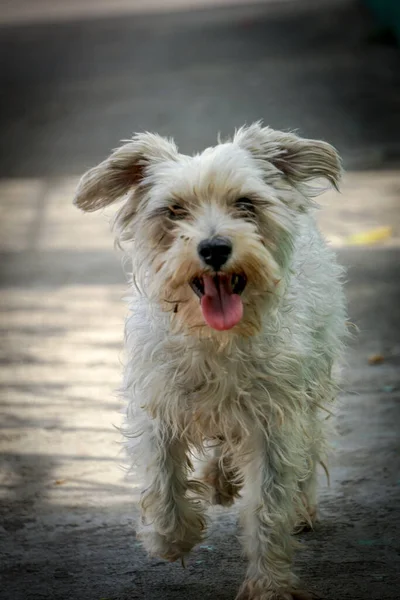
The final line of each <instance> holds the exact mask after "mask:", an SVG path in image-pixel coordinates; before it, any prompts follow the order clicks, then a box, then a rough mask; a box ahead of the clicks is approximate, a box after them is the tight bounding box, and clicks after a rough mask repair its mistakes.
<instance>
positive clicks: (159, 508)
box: [139, 422, 205, 561]
mask: <svg viewBox="0 0 400 600" xmlns="http://www.w3.org/2000/svg"><path fill="white" fill-rule="evenodd" d="M144 435H145V436H146V438H147V439H145V440H144V441H145V443H146V459H147V461H148V463H147V464H148V469H147V487H146V489H145V490H144V491H143V493H142V497H141V511H142V524H143V527H142V528H141V530H140V532H139V537H140V538H141V539H142V541H143V543H144V545H145V547H146V549H147V551H148V552H149V554H151V555H155V556H160V557H161V558H164V559H166V560H169V561H175V560H177V559H178V558H181V559H183V558H184V556H185V555H186V554H188V553H189V552H190V550H191V549H192V548H193V546H195V545H196V544H197V543H198V542H200V541H201V539H202V537H203V532H204V529H205V518H204V513H203V508H202V505H201V501H200V499H199V488H200V486H201V484H200V482H196V481H194V480H188V474H189V471H190V470H191V465H190V461H189V459H188V456H187V450H188V448H187V444H186V443H185V442H184V441H181V440H179V439H176V437H173V436H172V435H170V432H169V431H168V428H167V427H165V426H164V427H163V426H161V425H160V424H159V423H155V422H152V423H151V424H150V425H149V428H148V430H147V432H146V433H145V434H144ZM196 493H197V498H196Z"/></svg>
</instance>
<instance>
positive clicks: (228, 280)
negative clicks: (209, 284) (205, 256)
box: [190, 273, 247, 300]
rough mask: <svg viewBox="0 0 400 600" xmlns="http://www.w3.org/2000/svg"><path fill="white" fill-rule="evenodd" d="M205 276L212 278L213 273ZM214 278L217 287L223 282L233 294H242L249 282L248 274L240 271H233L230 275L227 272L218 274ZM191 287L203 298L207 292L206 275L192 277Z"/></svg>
mask: <svg viewBox="0 0 400 600" xmlns="http://www.w3.org/2000/svg"><path fill="white" fill-rule="evenodd" d="M205 277H207V278H210V277H211V275H206V276H205ZM212 279H213V282H214V284H215V287H216V288H217V289H219V288H220V286H221V283H222V285H223V286H225V287H226V288H227V289H230V292H231V294H239V295H240V294H241V293H242V292H243V291H244V288H245V287H246V284H247V278H246V275H244V274H239V273H233V274H232V275H230V276H228V275H225V274H217V275H214V276H212ZM190 287H191V288H192V290H193V291H194V293H195V294H196V296H198V297H199V298H200V300H201V298H202V297H203V296H204V294H205V287H204V277H194V279H192V281H191V282H190Z"/></svg>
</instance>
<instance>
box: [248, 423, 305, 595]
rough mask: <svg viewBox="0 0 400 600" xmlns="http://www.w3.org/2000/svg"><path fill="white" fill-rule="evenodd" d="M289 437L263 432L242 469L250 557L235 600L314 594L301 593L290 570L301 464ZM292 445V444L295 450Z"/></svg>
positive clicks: (253, 445)
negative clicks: (291, 448)
mask: <svg viewBox="0 0 400 600" xmlns="http://www.w3.org/2000/svg"><path fill="white" fill-rule="evenodd" d="M287 439H288V438H287V436H286V435H284V434H283V435H277V436H275V435H274V439H271V438H270V439H269V440H268V438H267V437H266V436H264V435H262V434H260V435H259V438H258V441H257V442H256V436H254V438H253V440H254V442H255V443H253V444H252V454H251V458H250V459H249V460H248V462H247V461H246V464H245V465H244V467H243V475H244V479H245V487H244V489H245V496H244V499H245V502H244V508H243V515H242V517H243V526H244V541H245V546H246V550H247V554H248V558H249V567H248V571H247V576H246V579H245V581H244V583H243V585H242V587H241V589H240V591H239V594H238V596H237V598H236V600H293V599H297V600H300V598H301V599H306V598H307V599H308V598H310V596H309V595H308V594H307V593H305V592H300V591H299V590H298V589H297V581H296V578H295V577H294V575H293V574H292V572H291V563H292V556H293V550H294V548H293V543H292V538H291V532H292V530H293V526H294V523H295V521H296V508H297V501H296V499H298V498H299V492H298V481H299V477H301V470H302V467H301V461H299V458H298V456H297V455H296V453H294V455H293V456H292V455H291V454H292V452H293V450H290V451H289V448H288V446H287V442H286V445H285V440H287ZM292 447H293V446H292Z"/></svg>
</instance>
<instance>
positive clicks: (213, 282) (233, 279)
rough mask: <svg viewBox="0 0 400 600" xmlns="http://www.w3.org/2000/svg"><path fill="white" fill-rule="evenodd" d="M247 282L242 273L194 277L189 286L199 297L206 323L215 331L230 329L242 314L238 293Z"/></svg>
mask: <svg viewBox="0 0 400 600" xmlns="http://www.w3.org/2000/svg"><path fill="white" fill-rule="evenodd" d="M246 284H247V278H246V276H245V275H244V274H242V273H233V274H232V275H227V274H225V273H216V274H215V275H203V276H201V277H194V278H193V279H192V281H191V282H190V286H191V288H192V290H193V291H194V293H195V294H196V295H197V296H198V297H199V298H200V306H201V311H202V313H203V317H204V320H205V321H206V323H207V324H208V325H209V326H210V327H212V328H213V329H216V330H217V331H225V330H227V329H231V328H232V327H234V326H235V325H237V323H239V321H240V320H241V318H242V316H243V303H242V299H241V297H240V294H241V293H242V292H243V290H244V289H245V287H246Z"/></svg>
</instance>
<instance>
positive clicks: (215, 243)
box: [197, 237, 232, 271]
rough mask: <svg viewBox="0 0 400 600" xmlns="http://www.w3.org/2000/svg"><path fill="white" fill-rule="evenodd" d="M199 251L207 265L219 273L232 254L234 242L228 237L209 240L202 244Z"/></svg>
mask: <svg viewBox="0 0 400 600" xmlns="http://www.w3.org/2000/svg"><path fill="white" fill-rule="evenodd" d="M197 251H198V253H199V255H200V256H201V258H202V259H203V261H204V262H205V263H206V265H209V266H210V267H212V268H213V269H214V270H215V271H219V270H220V268H221V267H222V266H223V265H224V264H225V263H226V261H227V260H228V258H229V257H230V255H231V253H232V242H231V241H230V240H229V239H228V238H226V237H213V238H209V239H207V240H203V241H201V242H200V244H199V245H198V247H197Z"/></svg>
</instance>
